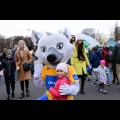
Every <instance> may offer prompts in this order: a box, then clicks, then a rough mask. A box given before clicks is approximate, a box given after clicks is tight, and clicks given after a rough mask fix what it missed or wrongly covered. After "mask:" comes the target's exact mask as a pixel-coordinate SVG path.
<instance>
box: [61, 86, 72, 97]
mask: <svg viewBox="0 0 120 120" xmlns="http://www.w3.org/2000/svg"><path fill="white" fill-rule="evenodd" d="M59 92H60V95H69V94H70V93H71V87H70V86H69V85H68V84H64V85H60V88H59Z"/></svg>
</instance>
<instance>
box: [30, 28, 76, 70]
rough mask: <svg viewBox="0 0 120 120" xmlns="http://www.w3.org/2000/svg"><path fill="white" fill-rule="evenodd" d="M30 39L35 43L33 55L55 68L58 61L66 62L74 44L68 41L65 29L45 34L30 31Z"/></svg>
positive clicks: (71, 54) (71, 53)
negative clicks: (35, 47)
mask: <svg viewBox="0 0 120 120" xmlns="http://www.w3.org/2000/svg"><path fill="white" fill-rule="evenodd" d="M31 39H32V41H33V43H34V45H37V50H36V53H35V55H36V56H37V57H38V59H39V60H42V63H44V64H45V65H48V66H50V67H52V68H55V67H56V66H57V64H59V63H62V62H64V63H67V61H68V60H69V59H70V57H71V56H73V55H74V52H73V50H74V46H73V45H72V44H71V43H70V39H69V35H68V34H67V29H64V30H62V31H61V30H59V33H56V34H53V33H49V32H46V33H45V34H43V33H39V32H36V31H34V30H33V31H32V36H31Z"/></svg>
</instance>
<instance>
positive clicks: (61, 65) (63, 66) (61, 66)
mask: <svg viewBox="0 0 120 120" xmlns="http://www.w3.org/2000/svg"><path fill="white" fill-rule="evenodd" d="M56 70H62V71H64V72H65V73H66V74H68V72H69V70H68V66H67V64H66V63H59V64H58V65H57V67H56Z"/></svg>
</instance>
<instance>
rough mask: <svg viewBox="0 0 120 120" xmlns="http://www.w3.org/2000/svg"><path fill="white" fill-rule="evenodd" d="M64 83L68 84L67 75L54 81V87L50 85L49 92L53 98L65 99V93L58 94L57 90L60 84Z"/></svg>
mask: <svg viewBox="0 0 120 120" xmlns="http://www.w3.org/2000/svg"><path fill="white" fill-rule="evenodd" d="M64 83H66V84H68V85H69V84H70V80H69V79H68V78H67V77H64V78H59V79H58V80H57V81H56V83H55V86H54V88H53V87H51V88H50V89H49V91H50V93H51V94H52V95H53V100H67V96H66V95H60V92H59V87H60V85H64Z"/></svg>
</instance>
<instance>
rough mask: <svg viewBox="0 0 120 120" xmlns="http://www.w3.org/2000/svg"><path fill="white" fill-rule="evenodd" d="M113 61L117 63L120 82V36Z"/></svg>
mask: <svg viewBox="0 0 120 120" xmlns="http://www.w3.org/2000/svg"><path fill="white" fill-rule="evenodd" d="M112 63H115V64H116V74H117V76H118V80H119V83H120V36H119V37H118V41H117V43H116V45H115V47H114V48H113V53H112Z"/></svg>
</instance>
